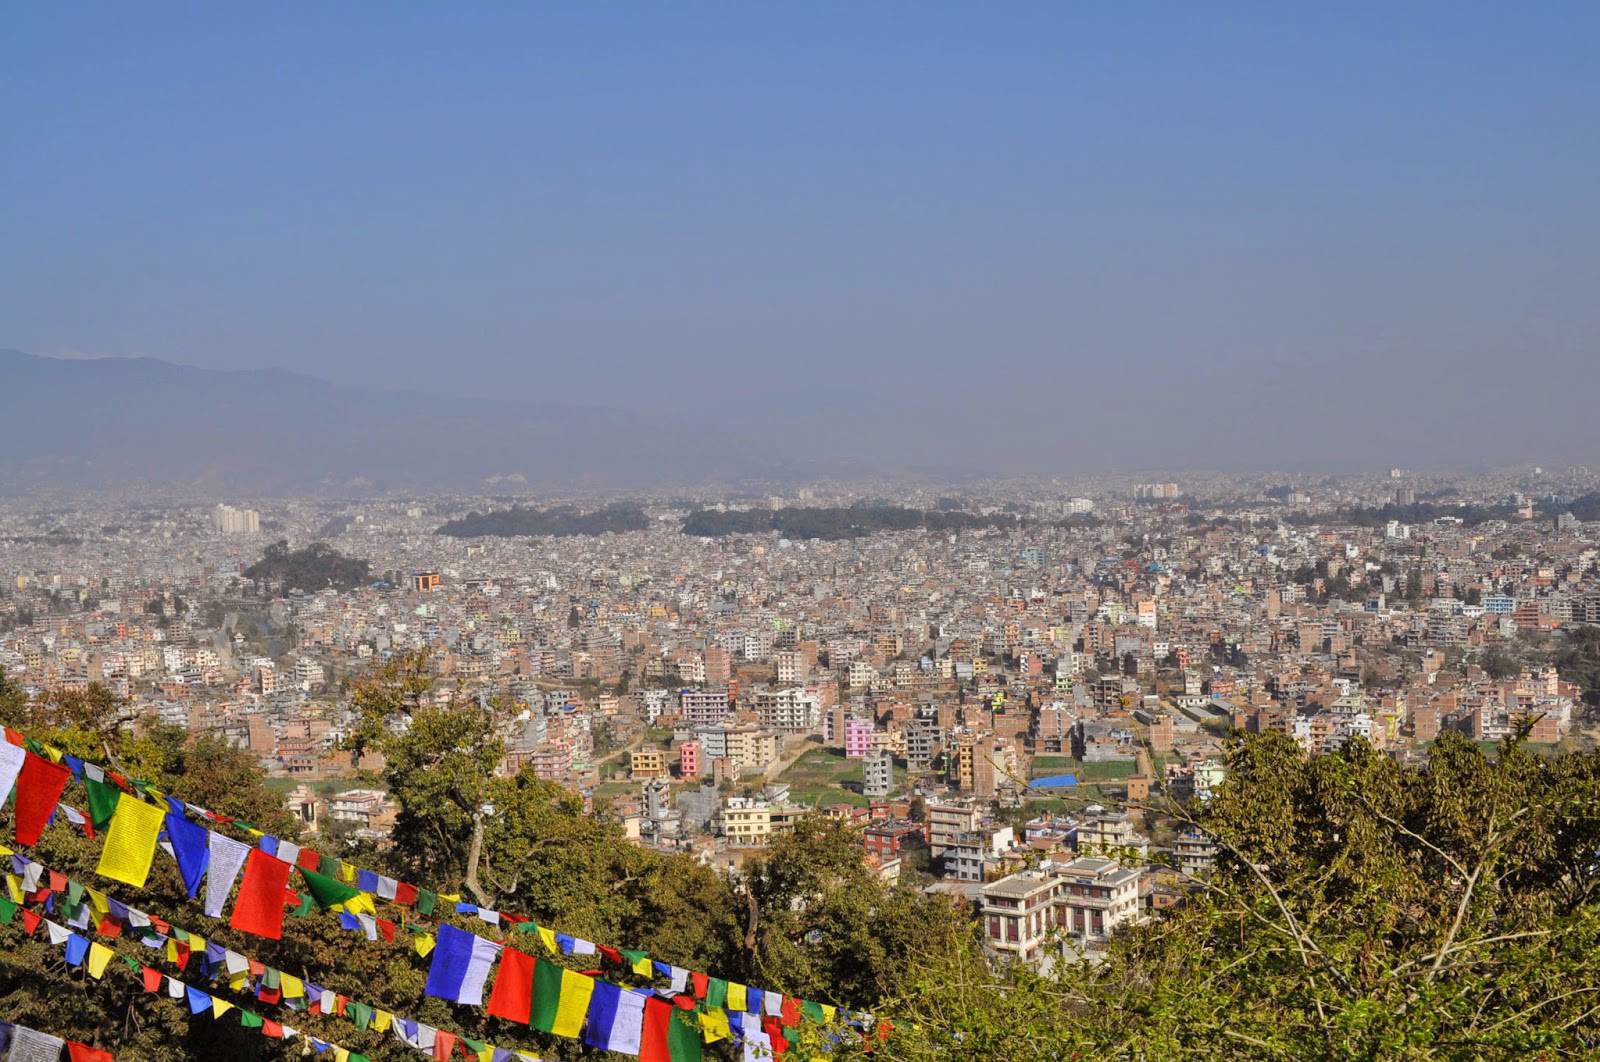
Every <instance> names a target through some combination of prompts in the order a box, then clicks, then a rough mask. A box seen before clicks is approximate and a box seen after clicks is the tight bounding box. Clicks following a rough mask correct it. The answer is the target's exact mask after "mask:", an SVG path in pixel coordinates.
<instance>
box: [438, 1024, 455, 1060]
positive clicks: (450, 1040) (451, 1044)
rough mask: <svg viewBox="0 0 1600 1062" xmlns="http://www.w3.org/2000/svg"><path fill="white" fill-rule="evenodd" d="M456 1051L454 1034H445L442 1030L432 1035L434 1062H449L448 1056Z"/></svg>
mask: <svg viewBox="0 0 1600 1062" xmlns="http://www.w3.org/2000/svg"><path fill="white" fill-rule="evenodd" d="M455 1050H456V1034H455V1033H447V1032H445V1031H444V1030H443V1029H440V1030H439V1031H438V1032H436V1033H434V1034H433V1057H434V1062H450V1056H451V1055H452V1054H454V1053H455Z"/></svg>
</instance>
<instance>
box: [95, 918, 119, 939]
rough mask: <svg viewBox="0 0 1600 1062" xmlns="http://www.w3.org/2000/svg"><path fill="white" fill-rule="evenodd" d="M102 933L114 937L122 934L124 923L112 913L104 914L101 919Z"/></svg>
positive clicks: (104, 935) (103, 935)
mask: <svg viewBox="0 0 1600 1062" xmlns="http://www.w3.org/2000/svg"><path fill="white" fill-rule="evenodd" d="M100 935H101V936H102V937H112V938H116V937H120V936H122V923H121V922H119V921H117V920H116V919H115V918H112V917H111V916H110V915H105V916H103V917H102V918H101V919H100Z"/></svg>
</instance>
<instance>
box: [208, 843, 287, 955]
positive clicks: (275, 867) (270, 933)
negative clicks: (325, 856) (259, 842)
mask: <svg viewBox="0 0 1600 1062" xmlns="http://www.w3.org/2000/svg"><path fill="white" fill-rule="evenodd" d="M213 836H214V835H213ZM289 870H290V867H289V864H288V863H285V862H283V861H282V860H281V859H277V858H275V857H273V856H269V855H267V853H265V852H263V851H262V850H261V849H259V848H252V849H251V850H250V855H249V858H248V859H247V860H246V861H245V866H244V881H242V882H240V884H239V895H238V897H237V898H236V899H235V900H234V901H233V917H232V918H231V919H229V921H228V924H229V925H230V926H232V927H233V928H234V929H237V930H239V931H240V932H241V933H253V934H255V935H256V936H258V937H266V938H267V939H268V940H279V939H281V938H282V936H283V906H284V901H285V899H286V898H287V897H288V896H289V895H291V894H290V893H289V891H288V889H289Z"/></svg>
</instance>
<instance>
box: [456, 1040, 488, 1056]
mask: <svg viewBox="0 0 1600 1062" xmlns="http://www.w3.org/2000/svg"><path fill="white" fill-rule="evenodd" d="M461 1042H462V1043H464V1044H466V1045H467V1046H468V1047H470V1048H472V1053H473V1054H475V1055H481V1054H483V1049H484V1048H485V1047H486V1046H488V1045H487V1044H485V1043H484V1042H483V1041H482V1040H474V1039H472V1038H471V1037H467V1036H463V1037H462V1038H461Z"/></svg>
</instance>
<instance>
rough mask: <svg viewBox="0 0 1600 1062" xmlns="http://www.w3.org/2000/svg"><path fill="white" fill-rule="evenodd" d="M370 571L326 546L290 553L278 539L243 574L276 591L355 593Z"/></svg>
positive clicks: (361, 562)
mask: <svg viewBox="0 0 1600 1062" xmlns="http://www.w3.org/2000/svg"><path fill="white" fill-rule="evenodd" d="M370 568H371V565H369V564H368V563H367V562H366V561H364V560H361V559H360V558H358V557H347V556H345V555H344V554H343V553H340V552H339V551H338V550H336V549H334V548H333V547H332V546H330V545H328V544H327V543H326V542H313V543H311V545H309V546H306V547H304V548H302V549H290V548H289V541H288V539H279V540H278V541H277V542H274V543H273V544H272V545H270V546H268V547H267V548H266V551H265V552H264V553H262V555H261V559H260V560H258V561H256V562H255V563H254V564H252V565H250V567H248V568H246V569H245V570H244V575H245V577H246V578H248V579H254V580H256V581H257V582H264V583H266V584H267V585H268V586H269V587H271V588H273V589H274V590H278V591H284V592H286V591H289V590H300V591H302V592H304V593H308V594H313V593H316V592H317V591H318V590H326V589H328V588H329V587H332V588H333V589H335V590H351V589H354V588H355V587H357V586H360V585H361V584H362V583H364V582H366V581H367V574H368V572H369V570H370Z"/></svg>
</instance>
